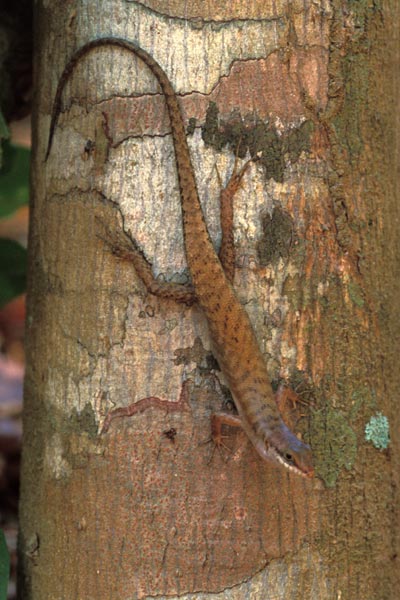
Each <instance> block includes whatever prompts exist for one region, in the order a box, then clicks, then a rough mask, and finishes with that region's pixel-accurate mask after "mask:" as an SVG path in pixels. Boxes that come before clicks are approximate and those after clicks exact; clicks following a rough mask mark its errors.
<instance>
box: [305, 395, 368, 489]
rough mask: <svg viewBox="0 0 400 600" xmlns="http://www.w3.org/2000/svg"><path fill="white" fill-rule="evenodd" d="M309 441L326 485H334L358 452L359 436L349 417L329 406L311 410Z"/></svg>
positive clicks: (316, 464) (351, 463) (350, 465)
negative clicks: (357, 436) (351, 425)
mask: <svg viewBox="0 0 400 600" xmlns="http://www.w3.org/2000/svg"><path fill="white" fill-rule="evenodd" d="M310 443H311V446H312V448H313V451H314V458H315V467H316V472H317V475H318V476H319V477H320V478H321V479H322V480H323V482H324V483H325V485H326V487H333V486H334V485H335V483H336V480H337V478H338V477H339V474H340V472H341V470H342V469H347V470H348V471H349V470H350V469H351V468H352V466H353V464H354V461H355V458H356V454H357V438H356V434H355V432H354V431H353V429H352V428H351V427H350V425H349V422H348V419H347V418H346V416H345V415H344V414H343V413H342V412H341V411H339V410H337V409H335V408H333V407H329V408H325V409H321V410H316V411H312V412H311V424H310Z"/></svg>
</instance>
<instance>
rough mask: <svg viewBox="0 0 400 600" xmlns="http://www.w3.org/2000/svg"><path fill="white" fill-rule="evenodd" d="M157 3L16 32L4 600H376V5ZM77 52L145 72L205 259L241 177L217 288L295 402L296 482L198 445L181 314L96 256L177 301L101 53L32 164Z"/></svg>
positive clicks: (155, 178) (216, 390)
mask: <svg viewBox="0 0 400 600" xmlns="http://www.w3.org/2000/svg"><path fill="white" fill-rule="evenodd" d="M159 4H160V3H158V2H154V1H153V0H148V1H147V2H146V3H133V2H127V3H116V2H113V1H110V0H108V1H107V0H103V1H102V2H100V3H99V2H96V3H94V2H92V3H90V2H89V3H87V4H86V5H85V10H83V5H81V4H78V3H76V5H75V6H74V3H73V2H69V3H64V4H62V5H58V6H57V8H52V9H51V11H49V10H45V8H44V7H41V8H39V9H38V13H37V20H36V22H37V31H36V42H37V44H36V50H37V53H36V63H35V64H36V90H37V96H36V110H35V117H34V132H35V134H34V159H33V164H32V187H33V205H32V216H31V229H30V284H29V316H28V325H27V332H28V335H27V337H28V348H27V354H28V365H27V375H26V389H25V400H26V411H25V423H24V451H23V467H22V492H21V515H20V516H21V530H20V591H19V593H20V598H21V600H22V599H23V600H43V599H48V600H54V599H56V598H57V599H62V600H64V599H65V600H67V599H68V600H70V599H81V600H92V599H93V600H94V599H96V600H99V599H107V600H109V599H110V598H112V599H115V600H117V599H118V600H128V598H129V599H132V598H137V599H141V598H146V597H148V596H152V597H153V596H157V597H170V596H178V595H179V597H180V598H181V597H184V598H193V597H195V598H206V597H208V594H210V593H213V594H215V593H219V594H218V595H217V596H214V595H213V596H212V597H213V598H215V597H217V598H224V599H240V598H247V597H252V598H263V599H266V600H267V599H268V598H271V599H272V598H282V599H283V598H284V599H285V600H297V599H299V600H300V599H301V600H304V599H308V598H309V599H313V600H315V599H318V600H328V599H329V600H330V599H337V598H342V599H346V600H352V599H357V600H359V599H360V598H365V599H367V598H368V600H374V599H376V600H385V599H388V600H389V599H393V598H394V597H395V590H396V589H398V583H399V582H398V581H397V579H398V573H399V568H398V565H397V566H396V560H395V558H396V556H397V554H398V549H399V548H398V546H399V543H398V533H399V532H398V522H399V521H398V518H397V517H398V515H397V510H396V503H397V502H398V487H397V486H398V473H399V468H398V467H399V464H398V459H397V457H398V455H399V452H398V439H397V438H396V437H395V434H396V433H397V431H398V427H399V411H398V410H396V406H395V399H396V393H397V390H398V387H399V375H398V372H399V369H398V368H397V365H396V359H397V354H398V346H397V340H398V337H399V319H398V315H397V314H396V313H397V312H398V311H397V310H396V309H397V304H398V297H399V295H398V292H399V284H398V281H399V277H398V276H399V273H398V263H399V258H400V252H399V243H398V218H399V198H398V192H397V189H396V168H397V164H398V154H396V150H397V148H398V132H399V127H398V124H397V123H395V120H394V116H393V115H394V114H396V113H395V109H396V104H395V102H396V101H397V98H398V87H399V85H398V84H399V77H398V66H399V45H398V37H397V36H398V30H399V24H400V23H399V7H398V5H397V2H396V1H395V0H390V1H388V2H386V3H385V2H381V0H376V1H375V2H372V1H371V2H368V1H365V2H360V1H359V0H357V1H355V0H348V2H344V1H343V2H342V1H340V0H332V1H331V2H329V1H328V0H321V1H320V2H313V3H308V2H306V3H304V2H297V1H294V2H264V1H261V0H259V1H257V0H255V1H254V2H253V3H242V2H237V3H235V2H219V1H217V2H212V3H210V4H209V3H206V2H195V1H191V2H190V1H189V2H188V1H186V2H180V1H174V2H169V3H163V5H164V4H165V6H164V9H163V10H164V12H163V13H161V12H160V11H159ZM100 36H103V37H104V36H107V37H108V36H116V37H121V38H125V39H128V40H132V41H135V42H136V43H137V44H138V45H139V46H141V47H142V48H144V49H146V50H147V51H148V52H149V53H150V54H151V55H152V56H154V58H155V59H156V60H157V61H158V62H159V64H160V65H161V66H162V67H163V68H164V70H165V71H166V72H167V74H168V76H169V78H170V80H171V82H172V85H173V87H174V89H175V90H176V92H177V93H178V98H179V100H180V105H181V107H182V111H183V115H184V120H185V124H186V125H187V126H188V142H189V147H190V151H191V155H192V159H193V164H194V168H195V173H196V178H197V182H198V188H199V193H200V197H201V200H202V204H203V209H204V213H205V218H206V221H207V224H208V227H209V231H210V234H211V237H212V239H213V240H214V242H215V244H216V246H218V240H219V237H220V227H219V207H218V195H219V189H220V180H221V181H222V183H223V184H224V183H226V181H227V180H228V179H229V176H230V174H231V172H232V169H233V166H234V163H235V159H236V154H238V155H239V156H238V158H237V160H238V161H239V162H240V164H242V160H244V159H245V158H249V157H252V158H253V159H255V158H256V157H257V158H258V160H255V161H254V163H253V164H252V165H251V168H250V169H249V171H248V172H247V173H246V176H245V178H244V183H243V186H242V188H241V189H240V190H239V191H238V193H237V194H236V197H235V243H236V248H237V260H236V272H235V288H236V290H237V294H238V296H239V298H240V300H241V301H242V302H243V303H244V304H245V305H246V308H247V310H248V312H249V314H250V318H251V320H252V322H253V324H254V327H255V330H256V333H257V336H258V339H259V342H260V345H261V348H262V350H263V353H264V355H265V360H266V362H267V365H268V370H269V373H270V375H271V379H272V381H274V382H275V383H278V382H279V381H284V382H285V383H286V384H287V385H290V386H291V387H294V388H295V389H296V390H297V391H298V392H299V393H300V396H301V398H302V401H301V403H297V404H296V405H295V406H292V405H291V404H288V403H284V404H283V405H282V407H281V408H282V411H283V413H284V417H285V420H286V421H287V422H289V424H290V425H291V427H292V428H293V429H294V430H295V431H296V432H297V433H301V434H302V436H303V437H304V439H305V440H306V441H309V442H310V443H311V446H312V448H313V453H314V457H315V466H316V474H317V477H316V478H315V479H314V480H311V481H308V480H305V479H302V478H299V477H298V476H297V475H295V474H292V473H289V472H288V471H285V470H283V468H282V467H279V466H275V465H273V464H267V463H265V462H263V461H262V460H261V459H260V458H259V457H258V455H257V454H256V453H255V451H254V449H253V447H252V446H251V444H250V443H249V441H248V439H247V437H246V435H245V434H244V433H243V432H241V431H236V430H233V429H232V430H231V429H227V430H226V432H225V433H226V435H227V438H226V439H225V440H224V441H225V442H226V445H227V446H229V448H230V451H229V452H224V451H223V452H221V453H219V452H214V447H213V444H207V443H205V442H207V440H209V438H210V415H211V413H212V412H214V411H218V410H220V409H221V406H222V405H223V404H224V403H225V401H226V396H227V390H226V384H225V382H224V379H223V376H222V374H221V372H220V371H219V370H218V366H217V364H216V363H215V361H214V360H213V359H212V354H211V350H210V342H209V337H208V330H207V324H206V322H205V320H204V317H203V315H202V314H201V311H200V310H199V309H198V308H197V307H196V306H193V307H191V308H187V307H182V306H179V305H177V304H175V303H174V302H173V301H171V300H162V299H159V298H156V297H154V296H152V295H150V294H148V293H147V291H146V289H145V288H144V285H143V283H142V282H141V280H140V279H139V278H138V276H137V273H136V272H135V270H134V268H133V267H132V265H131V264H129V263H128V262H126V261H122V260H119V259H118V258H117V257H116V256H114V255H113V254H112V253H111V252H110V249H109V247H108V245H107V244H106V243H105V240H104V239H103V238H104V235H105V234H104V228H103V230H102V232H103V233H101V228H100V225H99V223H101V222H102V223H106V225H107V226H108V227H109V228H110V229H113V230H114V229H119V228H121V227H123V228H124V229H125V231H126V232H129V234H130V235H131V237H132V238H134V239H135V240H136V242H137V244H138V245H139V246H140V248H141V249H142V250H143V252H144V254H145V255H146V256H147V257H148V258H149V259H150V260H151V262H152V264H153V270H154V273H155V274H156V275H160V274H163V277H164V278H165V279H168V280H171V279H172V280H175V281H184V280H185V279H187V273H186V272H185V259H184V251H183V240H182V226H181V213H180V204H179V188H178V185H177V178H176V169H175V167H174V164H175V157H174V151H173V146H172V142H171V136H170V125H169V120H168V116H167V113H166V110H165V103H164V98H163V96H162V94H161V93H160V89H159V87H158V84H157V82H156V79H155V77H154V75H153V74H152V73H151V72H150V71H149V69H148V68H147V67H146V66H145V65H144V64H143V63H142V62H141V61H140V60H137V59H136V58H135V57H134V56H132V55H131V54H129V53H127V52H124V51H123V50H121V49H120V48H112V47H110V48H108V47H103V48H98V49H95V50H93V51H92V52H91V53H90V54H89V55H87V56H86V57H84V58H83V59H82V60H81V61H80V62H79V63H78V64H77V66H76V69H75V70H74V72H73V74H72V76H71V78H70V80H69V83H68V84H67V85H66V88H65V90H64V94H63V101H62V114H61V117H60V119H59V121H58V124H57V127H56V129H55V136H54V141H53V146H52V150H51V153H50V156H49V158H48V160H47V162H44V157H45V152H46V144H47V139H48V135H49V123H50V119H49V115H50V113H51V109H52V103H53V101H54V96H55V90H56V86H57V83H58V80H59V77H60V75H61V73H62V70H63V68H64V66H65V65H66V63H67V62H68V59H69V58H70V56H71V55H72V54H73V52H75V51H76V50H77V49H78V48H79V47H80V46H82V45H83V44H84V43H86V42H87V41H89V40H91V39H94V38H96V37H100ZM49 74H50V76H49ZM393 82H394V85H393ZM395 126H396V127H397V129H396V128H395ZM244 150H245V151H246V153H247V154H246V155H245V152H244ZM396 194H397V196H396ZM99 228H100V229H99ZM155 398H156V399H158V400H154V399H155ZM145 399H152V400H145ZM141 400H144V402H145V404H146V406H147V408H146V410H145V411H143V412H141V413H140V414H135V415H133V416H131V417H125V418H120V419H115V420H113V422H112V423H111V425H110V428H109V431H108V432H107V433H101V428H102V425H103V423H104V420H105V418H106V416H107V414H109V412H110V411H111V410H112V409H113V408H116V407H126V406H130V405H131V404H132V403H133V402H136V401H141ZM160 401H161V402H160ZM168 402H171V403H172V402H175V404H173V405H172V404H169V403H168ZM164 407H167V408H169V410H168V409H165V410H164ZM171 408H174V409H175V410H171ZM388 425H389V426H390V431H391V434H392V440H391V441H390V442H389V439H388V429H387V426H388ZM396 449H397V451H396ZM191 594H195V596H193V595H191Z"/></svg>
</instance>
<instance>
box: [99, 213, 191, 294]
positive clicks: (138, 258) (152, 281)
mask: <svg viewBox="0 0 400 600" xmlns="http://www.w3.org/2000/svg"><path fill="white" fill-rule="evenodd" d="M97 222H98V223H99V224H101V226H102V228H103V229H104V234H103V235H100V234H98V237H99V238H100V239H102V240H103V242H105V244H107V246H108V247H109V248H110V250H111V252H112V253H113V254H114V255H115V256H117V257H118V258H120V259H122V260H127V261H129V262H131V263H132V264H133V266H134V268H135V271H136V273H137V274H138V276H139V278H140V279H141V280H142V281H143V283H144V285H145V286H146V289H147V291H148V292H149V293H150V294H153V295H154V296H158V297H159V298H166V299H168V300H174V301H175V302H179V303H182V304H186V305H188V306H191V305H192V304H194V303H195V302H196V295H195V293H194V290H193V287H192V286H191V285H190V284H185V283H174V282H172V281H160V280H159V279H157V278H156V277H154V274H153V270H152V266H151V263H150V262H149V261H148V260H147V258H146V257H145V256H144V254H143V253H142V251H141V250H140V249H139V248H138V246H137V245H136V242H135V241H134V240H133V239H132V238H130V237H129V236H128V235H127V234H126V233H125V231H124V230H123V229H122V228H120V229H118V230H116V231H111V229H110V228H109V227H108V225H106V224H105V223H104V222H103V221H102V220H101V219H97Z"/></svg>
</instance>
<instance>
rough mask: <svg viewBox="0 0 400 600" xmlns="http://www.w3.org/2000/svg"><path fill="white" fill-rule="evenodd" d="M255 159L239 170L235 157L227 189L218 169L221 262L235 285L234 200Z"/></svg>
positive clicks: (227, 275)
mask: <svg viewBox="0 0 400 600" xmlns="http://www.w3.org/2000/svg"><path fill="white" fill-rule="evenodd" d="M252 162H253V159H250V160H248V161H247V162H246V163H245V164H244V165H243V167H242V168H241V169H238V156H237V155H236V157H235V164H234V167H233V171H232V174H231V176H230V178H229V181H228V183H227V184H226V185H225V187H222V182H221V177H220V175H219V172H218V169H217V177H218V180H219V183H220V187H221V192H220V195H219V205H220V222H221V232H222V240H221V248H220V251H219V254H218V256H219V260H220V261H221V265H222V267H223V269H224V271H225V275H226V277H227V278H228V280H229V281H230V283H233V278H234V275H235V259H236V251H235V243H234V237H233V198H234V197H235V194H236V192H237V191H238V189H239V188H240V187H241V185H242V179H243V176H244V174H245V173H246V171H247V169H248V168H249V166H250V164H251V163H252Z"/></svg>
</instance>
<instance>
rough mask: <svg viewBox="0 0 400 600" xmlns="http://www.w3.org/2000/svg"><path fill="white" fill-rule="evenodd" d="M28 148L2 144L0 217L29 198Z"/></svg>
mask: <svg viewBox="0 0 400 600" xmlns="http://www.w3.org/2000/svg"><path fill="white" fill-rule="evenodd" d="M30 155H31V153H30V150H27V149H26V148H21V147H19V146H13V145H11V144H10V143H9V142H5V143H4V144H3V161H2V168H1V170H0V218H2V217H6V216H9V215H10V214H12V213H13V212H15V211H16V210H17V208H19V207H20V206H22V205H23V204H27V202H28V199H29V163H30Z"/></svg>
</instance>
